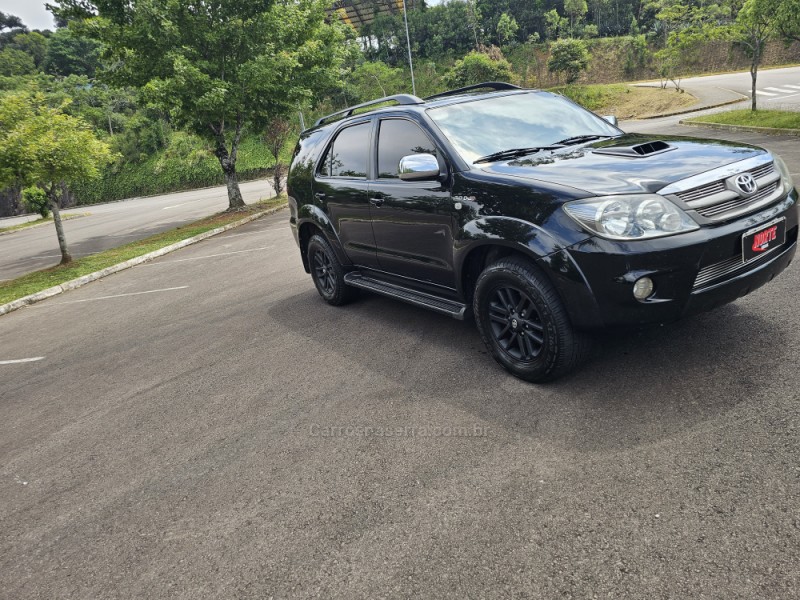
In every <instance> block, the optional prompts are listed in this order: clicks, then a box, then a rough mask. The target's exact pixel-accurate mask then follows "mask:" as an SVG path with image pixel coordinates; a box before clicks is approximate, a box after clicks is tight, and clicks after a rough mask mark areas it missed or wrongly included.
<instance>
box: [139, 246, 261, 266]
mask: <svg viewBox="0 0 800 600" xmlns="http://www.w3.org/2000/svg"><path fill="white" fill-rule="evenodd" d="M274 247H275V246H261V247H260V248H250V249H248V250H231V251H230V252H220V253H219V254H204V255H203V256H192V257H190V258H178V259H175V260H162V261H161V262H152V263H144V264H143V265H141V266H143V267H157V266H159V265H171V264H172V263H178V262H186V261H188V260H202V259H204V258H216V257H218V256H228V255H229V254H242V253H243V252H257V251H258V250H270V249H272V248H274Z"/></svg>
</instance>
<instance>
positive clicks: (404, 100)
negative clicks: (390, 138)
mask: <svg viewBox="0 0 800 600" xmlns="http://www.w3.org/2000/svg"><path fill="white" fill-rule="evenodd" d="M384 102H397V104H400V105H408V104H424V101H423V100H422V98H417V97H416V96H412V95H411V94H396V95H394V96H386V97H385V98H378V99H377V100H370V101H369V102H364V103H362V104H356V105H355V106H351V107H349V108H345V109H344V110H340V111H338V112H335V113H331V114H329V115H325V116H324V117H321V118H319V119H317V122H316V123H314V127H318V126H319V125H322V124H323V123H324V122H325V121H328V120H330V119H333V118H334V117H349V116H351V115H352V114H353V113H354V112H355V111H357V110H358V109H359V108H367V107H369V106H373V105H375V104H383V103H384Z"/></svg>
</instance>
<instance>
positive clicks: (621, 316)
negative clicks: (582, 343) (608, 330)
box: [560, 190, 798, 328]
mask: <svg viewBox="0 0 800 600" xmlns="http://www.w3.org/2000/svg"><path fill="white" fill-rule="evenodd" d="M797 199H798V196H797V192H796V191H794V190H793V191H792V192H791V193H790V194H789V195H788V196H786V197H785V198H783V199H782V200H781V201H779V202H778V203H776V204H774V205H773V206H771V207H769V208H767V209H764V210H761V211H759V212H758V213H755V214H752V215H748V216H746V217H743V218H741V219H738V220H736V221H732V222H729V223H725V224H722V225H718V226H715V227H702V228H701V229H699V230H697V231H693V232H690V233H685V234H680V235H675V236H671V237H665V238H659V239H655V240H641V241H633V242H618V241H612V240H606V239H603V238H599V237H594V238H591V239H588V240H586V241H584V242H581V243H579V244H576V245H574V246H572V247H570V248H568V249H567V252H568V254H569V257H570V259H571V262H572V264H573V265H574V266H575V268H576V269H577V270H578V271H579V272H580V274H581V278H582V280H583V285H581V286H575V285H572V286H571V287H570V289H569V290H564V289H563V287H562V297H564V299H565V303H566V304H567V307H568V310H569V311H570V313H571V316H572V319H573V322H574V323H575V324H576V325H577V326H579V327H588V328H592V327H608V326H636V325H645V324H652V323H665V322H670V321H675V320H677V319H680V318H682V317H685V316H688V315H690V314H695V313H698V312H703V311H707V310H711V309H714V308H716V307H717V306H720V305H722V304H726V303H728V302H732V301H734V300H736V299H737V298H740V297H741V296H744V295H746V294H749V293H750V292H752V291H753V290H755V289H757V288H759V287H761V286H762V285H764V284H765V283H768V282H769V281H771V280H772V279H773V278H774V277H775V276H776V275H778V274H779V273H780V272H781V271H783V270H784V269H785V268H786V267H788V266H789V264H790V263H791V261H792V258H794V254H795V251H796V250H797V233H798V208H797ZM779 218H785V219H786V241H785V243H784V244H783V245H782V246H780V247H778V248H776V249H775V250H773V251H771V252H770V253H769V254H767V255H765V256H763V257H761V258H759V259H757V260H756V261H753V262H748V263H743V262H741V261H739V262H737V258H738V259H741V256H742V234H743V233H744V232H746V231H748V230H751V229H753V228H754V227H758V226H760V225H762V224H765V223H768V222H770V221H772V220H775V219H779ZM700 273H702V275H701V277H699V278H698V274H700ZM709 274H711V275H710V276H709ZM645 275H646V276H648V277H650V278H651V279H652V280H653V281H654V282H655V292H654V293H653V295H652V296H651V297H650V298H649V299H647V300H646V301H644V302H640V301H638V300H636V299H635V298H634V297H633V293H632V290H633V282H634V281H636V279H638V278H639V277H643V276H645ZM560 287H561V286H560ZM578 288H582V289H580V290H578ZM576 293H578V294H580V295H583V294H584V293H585V294H586V295H587V296H586V297H583V298H578V297H576Z"/></svg>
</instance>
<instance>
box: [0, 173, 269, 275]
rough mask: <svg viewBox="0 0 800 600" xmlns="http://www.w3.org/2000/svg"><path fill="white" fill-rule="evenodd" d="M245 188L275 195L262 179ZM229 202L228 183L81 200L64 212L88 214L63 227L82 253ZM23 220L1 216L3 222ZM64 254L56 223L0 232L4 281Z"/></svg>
mask: <svg viewBox="0 0 800 600" xmlns="http://www.w3.org/2000/svg"><path fill="white" fill-rule="evenodd" d="M241 190H242V196H243V197H244V200H245V202H248V203H249V202H255V201H256V200H259V199H261V198H266V197H269V196H272V195H273V191H272V186H271V185H270V184H269V183H268V182H267V181H263V180H262V181H249V182H246V183H242V184H241ZM227 206H228V195H227V192H226V190H225V187H224V186H223V187H215V188H207V189H203V190H193V191H189V192H179V193H177V194H165V195H163V196H154V197H151V198H136V199H132V200H126V201H125V202H113V203H110V204H99V205H95V206H79V207H77V208H74V209H70V210H67V211H64V213H65V214H77V215H88V216H81V217H78V218H75V219H70V220H68V221H65V222H64V231H65V234H66V237H67V243H68V244H69V248H70V251H71V253H72V256H73V257H74V258H79V257H81V256H85V255H87V254H93V253H95V252H100V251H101V250H107V249H108V248H114V247H116V246H121V245H122V244H127V243H128V242H133V241H135V240H138V239H142V238H145V237H147V236H149V235H152V234H154V233H158V232H160V231H166V230H167V229H172V228H174V227H178V226H179V225H181V224H182V223H186V222H188V221H195V220H197V219H200V218H202V217H206V216H208V215H212V214H214V213H216V212H219V211H222V210H225V208H227ZM24 220H25V219H23V218H15V219H3V220H2V221H0V227H8V226H9V225H12V224H14V223H16V222H23V221H24ZM60 259H61V253H60V251H59V249H58V240H57V239H56V233H55V229H54V228H53V225H42V226H38V227H33V228H31V229H26V230H22V231H17V232H14V233H12V234H10V235H0V281H3V280H5V279H13V278H14V277H18V276H20V275H24V274H25V273H30V272H31V271H36V270H38V269H44V268H47V267H50V266H53V265H55V264H58V261H59V260H60Z"/></svg>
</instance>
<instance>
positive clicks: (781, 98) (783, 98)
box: [767, 92, 800, 101]
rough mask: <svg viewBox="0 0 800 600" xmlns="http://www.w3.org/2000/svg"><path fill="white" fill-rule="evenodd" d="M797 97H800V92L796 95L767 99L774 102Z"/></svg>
mask: <svg viewBox="0 0 800 600" xmlns="http://www.w3.org/2000/svg"><path fill="white" fill-rule="evenodd" d="M795 96H800V92H795V93H794V94H787V95H785V96H778V97H777V98H767V101H772V100H785V99H786V98H793V97H795Z"/></svg>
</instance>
